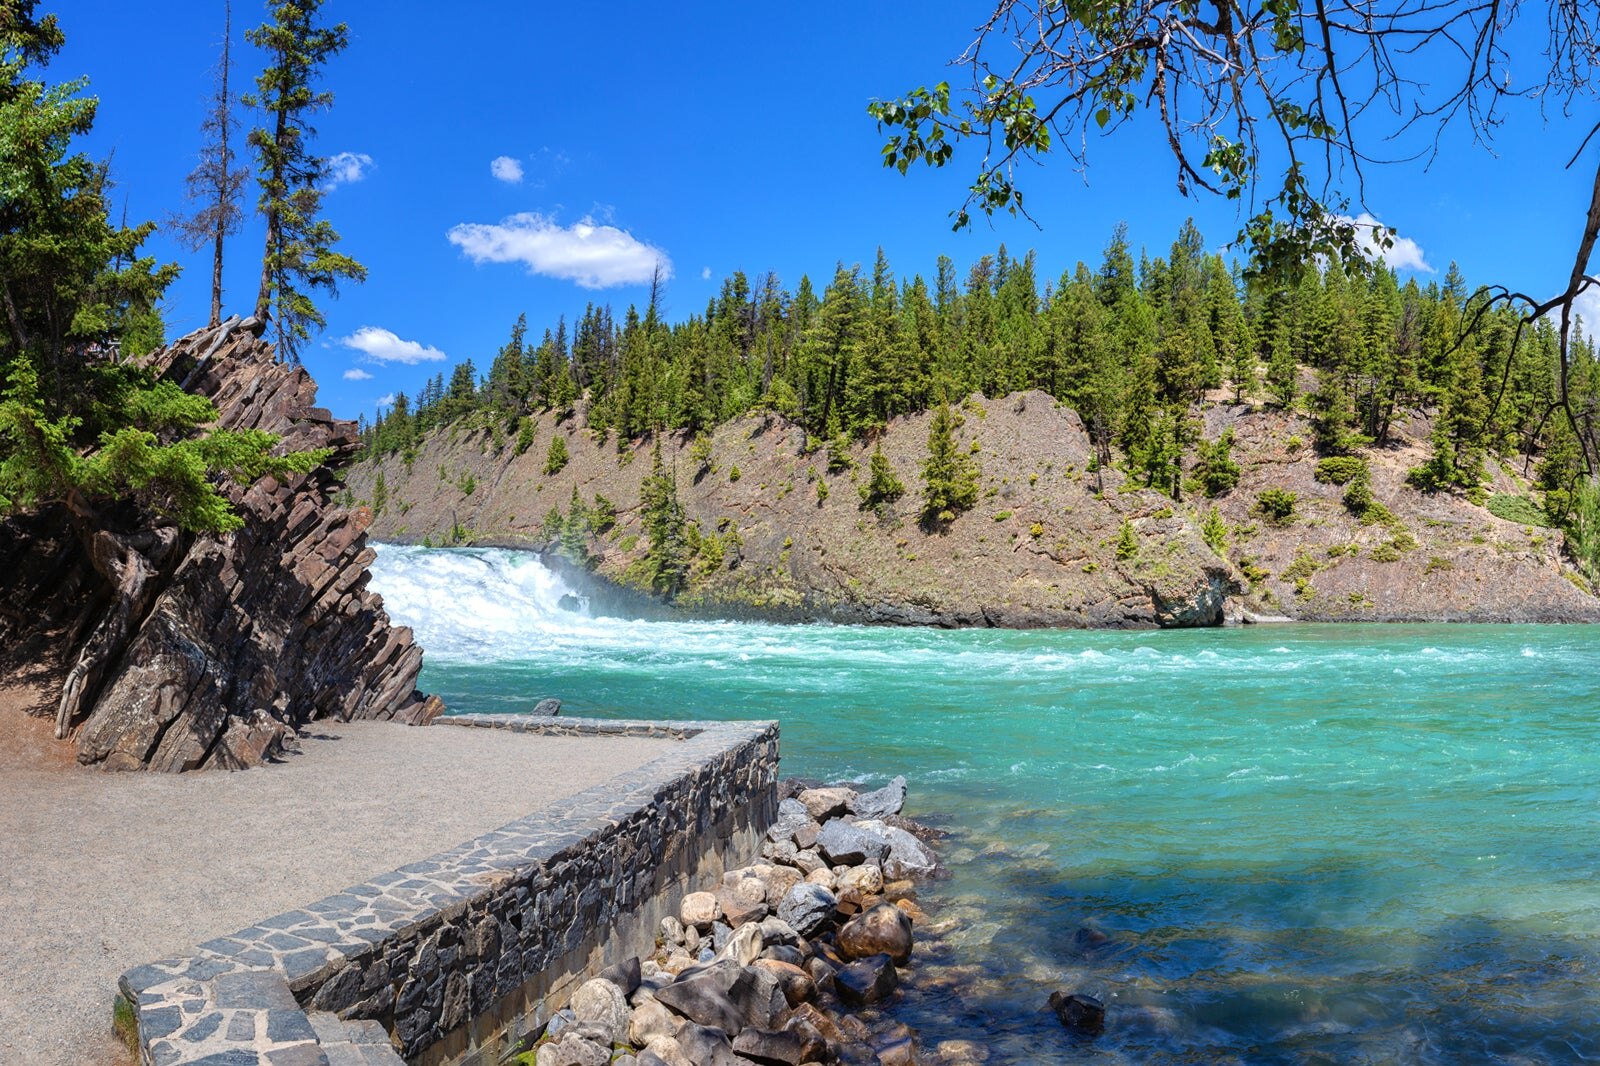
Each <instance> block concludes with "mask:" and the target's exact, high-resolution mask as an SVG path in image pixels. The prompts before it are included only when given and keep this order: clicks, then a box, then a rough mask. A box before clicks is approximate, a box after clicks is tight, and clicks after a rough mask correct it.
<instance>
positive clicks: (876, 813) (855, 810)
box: [850, 777, 906, 818]
mask: <svg viewBox="0 0 1600 1066" xmlns="http://www.w3.org/2000/svg"><path fill="white" fill-rule="evenodd" d="M905 805H906V779H905V778H903V777H897V778H895V779H894V780H893V781H890V782H889V783H888V784H887V785H884V786H883V787H882V788H880V789H878V790H877V791H876V792H863V793H861V794H860V795H858V796H856V798H855V800H854V801H853V802H852V803H851V804H850V813H851V814H854V815H855V816H856V817H858V818H886V817H888V816H889V815H891V814H899V813H900V811H901V809H902V808H903V807H905Z"/></svg>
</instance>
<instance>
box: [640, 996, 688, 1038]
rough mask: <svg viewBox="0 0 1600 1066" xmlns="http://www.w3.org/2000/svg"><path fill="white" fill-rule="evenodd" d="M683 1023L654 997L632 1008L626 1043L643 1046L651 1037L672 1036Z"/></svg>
mask: <svg viewBox="0 0 1600 1066" xmlns="http://www.w3.org/2000/svg"><path fill="white" fill-rule="evenodd" d="M682 1025H683V1023H682V1022H681V1021H679V1020H678V1018H677V1017H676V1016H675V1015H674V1014H673V1013H672V1012H671V1011H669V1010H668V1009H667V1008H665V1007H663V1006H662V1005H661V1004H660V1003H659V1002H657V1001H656V1000H655V999H654V998H652V999H648V1000H646V1001H645V1002H643V1003H641V1004H639V1005H638V1006H637V1007H635V1008H633V1015H632V1017H631V1018H630V1019H629V1021H628V1043H630V1044H632V1045H634V1046H635V1047H645V1046H647V1045H648V1044H649V1043H650V1039H651V1038H652V1037H657V1036H673V1035H674V1034H676V1033H677V1031H678V1029H679V1027H681V1026H682Z"/></svg>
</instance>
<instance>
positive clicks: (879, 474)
mask: <svg viewBox="0 0 1600 1066" xmlns="http://www.w3.org/2000/svg"><path fill="white" fill-rule="evenodd" d="M867 470H868V474H867V483H866V484H865V485H863V486H861V506H862V507H880V506H882V505H883V504H886V503H893V502H894V501H896V500H898V499H899V498H900V497H902V496H904V495H905V494H906V486H905V483H904V482H902V481H901V480H900V479H899V478H898V477H897V476H895V472H894V466H893V464H891V463H890V462H889V457H888V456H887V455H884V454H883V447H882V446H881V445H880V446H878V447H877V448H874V449H873V450H872V458H871V459H870V460H869V461H868V463H867Z"/></svg>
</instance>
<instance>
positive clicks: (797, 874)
mask: <svg viewBox="0 0 1600 1066" xmlns="http://www.w3.org/2000/svg"><path fill="white" fill-rule="evenodd" d="M783 791H784V792H785V793H787V796H786V798H785V799H783V801H782V802H781V803H780V805H779V807H778V817H777V820H776V821H775V822H774V823H773V825H772V827H771V828H770V829H769V830H768V831H767V839H766V841H765V842H764V844H763V845H762V849H761V858H762V860H763V861H760V862H756V863H753V864H751V865H749V866H745V867H743V868H741V869H737V870H731V871H729V872H728V873H726V874H724V875H723V876H722V880H721V882H720V883H718V884H717V885H715V886H713V887H711V888H709V889H707V890H704V891H697V892H690V893H688V894H687V895H685V896H684V897H683V900H682V902H681V904H680V906H679V911H678V915H677V916H676V917H672V916H669V917H666V918H664V919H662V921H661V930H660V935H659V936H658V937H657V945H658V947H657V951H656V953H655V955H654V956H653V957H651V958H650V959H647V960H644V961H643V962H640V961H639V960H638V959H631V960H629V961H628V962H627V963H626V964H623V965H620V966H613V967H611V968H610V969H608V970H607V971H605V973H603V974H602V975H601V976H600V977H597V978H595V979H594V980H591V981H589V982H587V983H585V984H584V985H582V986H581V987H580V988H579V989H578V991H577V993H576V994H575V995H574V996H573V998H572V1002H571V1004H570V1005H569V1006H568V1007H567V1008H566V1009H565V1010H562V1011H560V1012H558V1013H557V1014H556V1015H555V1017H553V1018H552V1019H551V1021H550V1024H549V1025H548V1026H546V1028H545V1032H544V1035H543V1036H542V1037H541V1039H540V1042H539V1044H538V1045H537V1046H536V1048H535V1049H534V1050H533V1051H531V1052H529V1053H527V1054H526V1055H524V1056H523V1058H522V1061H524V1062H526V1063H528V1064H529V1066H606V1064H608V1063H612V1062H615V1063H618V1064H620V1066H749V1064H751V1063H757V1064H761V1066H801V1064H805V1063H819V1064H820V1063H845V1064H847V1066H854V1064H862V1066H867V1064H883V1066H902V1064H910V1063H913V1062H915V1061H916V1056H917V1050H916V1039H915V1035H914V1034H913V1033H912V1031H911V1030H910V1029H909V1028H908V1027H907V1026H905V1025H903V1024H900V1023H897V1022H894V1021H893V1020H891V1019H887V1018H885V1017H883V1016H882V1014H881V1013H880V1012H879V1010H878V1009H877V1008H878V1005H879V1004H882V1003H883V1002H884V1001H886V1000H888V999H889V998H890V997H891V996H892V995H893V994H894V990H895V988H896V987H897V986H898V984H899V979H900V971H901V968H903V967H905V966H907V965H908V964H909V963H910V962H911V957H912V949H913V936H912V928H913V925H914V924H915V922H917V921H919V920H922V919H924V918H926V915H925V914H924V913H923V912H922V911H921V909H920V908H918V906H917V904H916V902H915V901H916V897H917V890H916V882H917V881H919V880H923V879H926V878H929V877H933V876H935V875H937V874H938V873H939V871H940V866H939V862H938V859H937V858H936V857H935V855H934V854H933V852H932V851H931V850H930V849H929V848H928V846H927V845H926V843H925V842H924V841H925V839H926V838H927V837H928V836H929V835H930V834H929V832H928V831H927V830H925V829H924V828H923V827H921V826H918V825H917V824H916V823H914V822H910V821H908V820H906V819H904V818H901V817H900V811H901V808H902V806H903V805H904V803H905V797H906V782H905V779H904V778H899V777H897V778H895V779H894V780H893V781H891V782H890V783H889V784H888V785H886V786H884V787H883V788H880V789H878V790H876V791H872V792H858V791H856V790H855V789H852V788H848V787H845V786H833V787H822V786H819V785H816V784H814V783H811V782H803V781H790V782H786V783H785V784H784V786H783ZM614 1055H615V1056H616V1057H615V1058H614V1057H613V1056H614Z"/></svg>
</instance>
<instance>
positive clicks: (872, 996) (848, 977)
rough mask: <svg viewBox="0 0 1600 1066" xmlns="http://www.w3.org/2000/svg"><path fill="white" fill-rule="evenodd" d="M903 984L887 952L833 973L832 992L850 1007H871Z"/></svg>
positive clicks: (858, 961)
mask: <svg viewBox="0 0 1600 1066" xmlns="http://www.w3.org/2000/svg"><path fill="white" fill-rule="evenodd" d="M899 983H900V974H899V973H898V972H897V971H896V970H895V968H894V960H893V959H891V958H890V957H889V956H888V955H873V956H872V957H871V958H866V959H859V960H857V961H855V962H852V963H851V964H850V965H848V966H846V967H845V968H844V969H842V970H840V971H839V972H838V973H836V974H834V976H833V991H834V994H835V995H837V996H838V997H839V1002H841V1003H843V1004H844V1005H845V1006H847V1007H852V1008H859V1007H866V1006H870V1005H872V1004H873V1003H877V1002H878V1001H879V1000H881V999H883V998H884V997H886V996H888V995H889V993H891V992H893V991H894V990H895V987H896V986H897V985H899Z"/></svg>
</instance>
